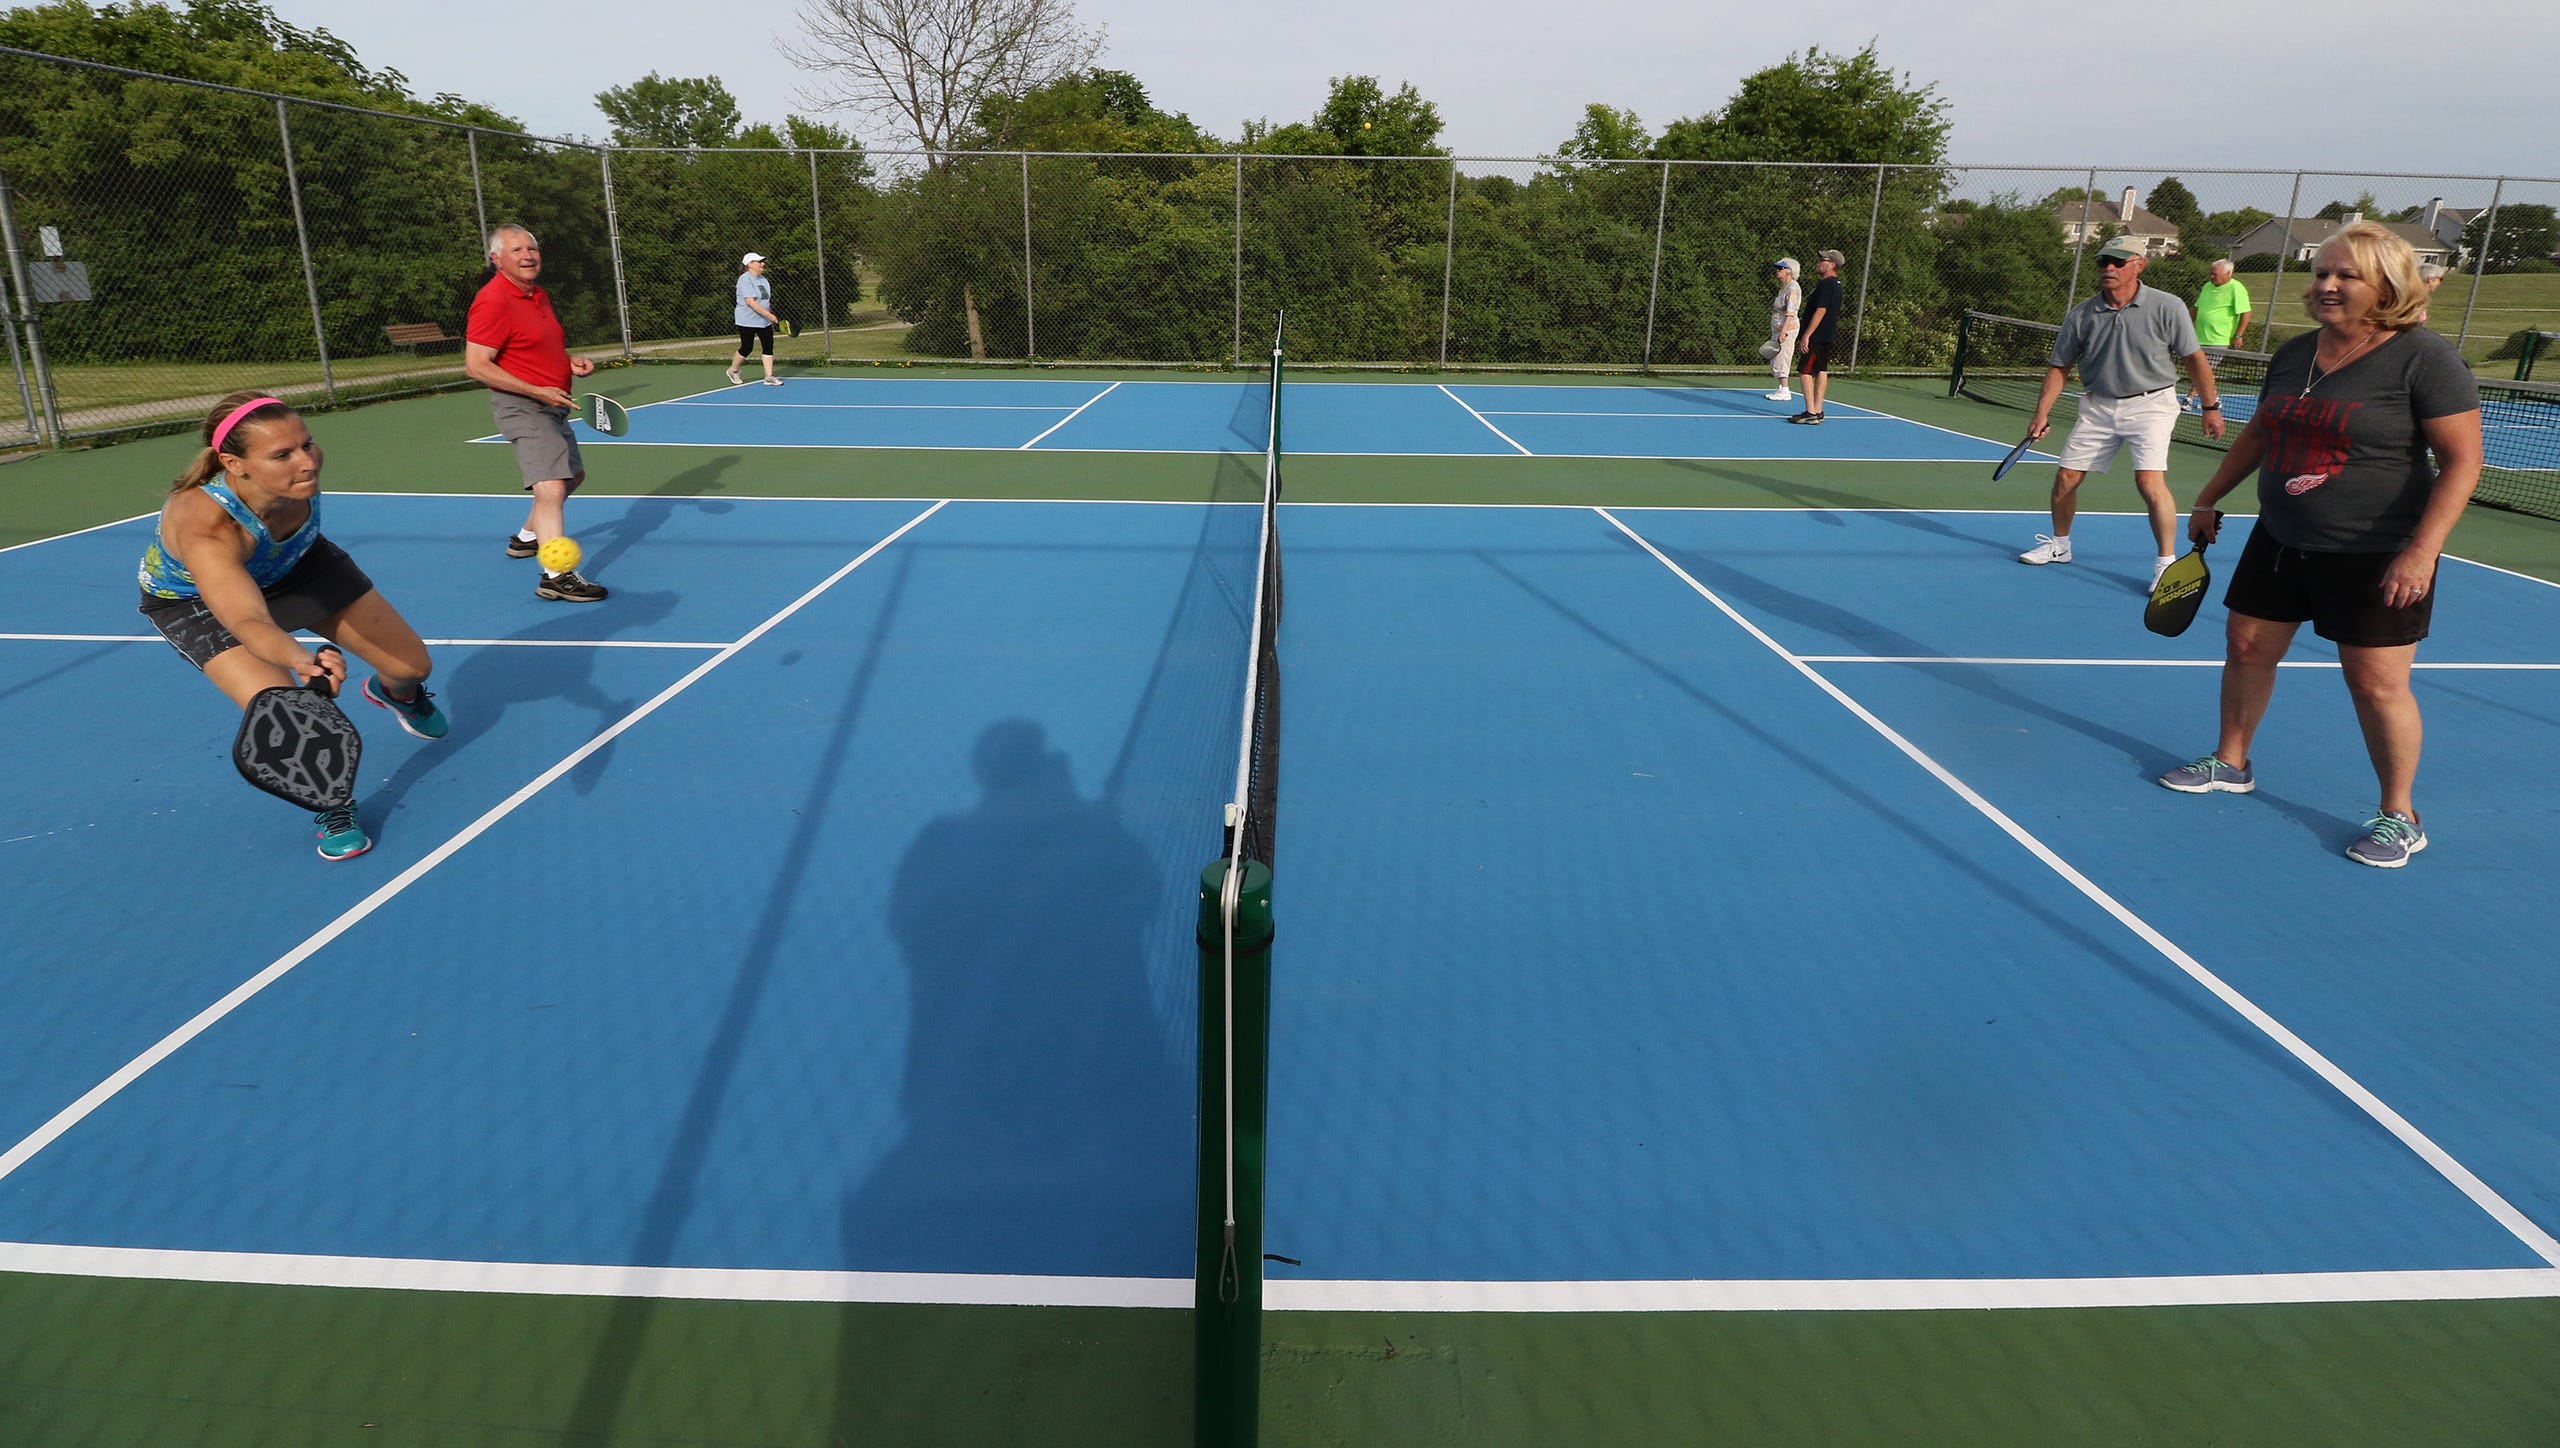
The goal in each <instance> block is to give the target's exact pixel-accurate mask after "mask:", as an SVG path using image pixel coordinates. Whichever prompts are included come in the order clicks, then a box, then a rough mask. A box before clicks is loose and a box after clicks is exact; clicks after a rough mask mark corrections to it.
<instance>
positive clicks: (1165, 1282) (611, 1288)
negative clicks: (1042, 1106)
mask: <svg viewBox="0 0 2560 1448" xmlns="http://www.w3.org/2000/svg"><path fill="white" fill-rule="evenodd" d="M0 1272H39V1273H44V1274H47V1275H50V1276H55V1277H123V1278H147V1279H153V1280H158V1281H164V1282H230V1283H241V1284H250V1285H258V1286H273V1287H352V1288H387V1289H391V1290H394V1291H403V1292H508V1293H523V1294H527V1295H532V1296H542V1297H663V1298H688V1299H693V1300H697V1301H716V1302H915V1303H938V1304H948V1305H952V1306H962V1307H1189V1306H1191V1305H1192V1292H1193V1287H1192V1282H1191V1279H1190V1278H1188V1277H1031V1276H1011V1275H998V1274H992V1273H988V1274H980V1273H965V1272H814V1271H798V1270H789V1269H771V1268H732V1267H614V1266H607V1265H603V1264H589V1263H575V1262H456V1261H449V1260H444V1259H439V1258H417V1257H306V1256H297V1255H287V1254H283V1253H270V1252H183V1251H170V1250H165V1249H161V1248H147V1247H62V1246H54V1245H51V1244H48V1243H39V1242H0Z"/></svg>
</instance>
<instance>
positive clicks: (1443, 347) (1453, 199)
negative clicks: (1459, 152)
mask: <svg viewBox="0 0 2560 1448" xmlns="http://www.w3.org/2000/svg"><path fill="white" fill-rule="evenodd" d="M1457 265H1458V158H1457V157H1455V156H1452V157H1450V158H1449V228H1448V230H1447V231H1446V232H1445V233H1443V235H1442V236H1441V239H1440V365H1441V366H1443V367H1446V366H1448V365H1449V278H1450V276H1451V275H1452V274H1453V273H1454V272H1455V271H1456V269H1457Z"/></svg>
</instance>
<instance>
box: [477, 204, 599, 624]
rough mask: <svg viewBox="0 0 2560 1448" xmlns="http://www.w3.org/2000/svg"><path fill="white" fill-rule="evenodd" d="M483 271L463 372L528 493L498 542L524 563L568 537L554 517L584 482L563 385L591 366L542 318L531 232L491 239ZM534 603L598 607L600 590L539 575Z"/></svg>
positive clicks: (547, 299) (547, 297)
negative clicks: (479, 393) (489, 271)
mask: <svg viewBox="0 0 2560 1448" xmlns="http://www.w3.org/2000/svg"><path fill="white" fill-rule="evenodd" d="M489 264H490V265H491V266H494V267H496V268H497V270H498V274H497V275H496V276H493V277H491V278H489V280H488V281H487V282H486V283H485V284H483V285H482V286H481V288H480V294H479V295H478V296H475V297H473V298H472V299H471V319H470V321H469V323H468V324H467V325H465V326H464V328H463V332H462V336H463V366H464V368H465V369H466V370H467V371H468V372H469V373H470V374H471V379H472V380H473V381H475V382H480V383H485V384H486V385H487V386H488V388H489V410H490V412H492V413H493V414H495V415H496V417H497V419H498V431H500V432H502V433H504V434H506V438H507V441H508V442H509V443H511V444H513V445H514V447H515V451H516V466H517V467H518V468H519V469H521V470H522V471H523V473H524V486H525V490H526V491H527V492H529V493H531V494H533V510H532V511H531V512H530V513H528V514H526V515H525V520H524V526H523V527H522V528H520V529H518V530H516V533H515V536H513V537H511V538H509V539H508V540H507V556H508V557H510V558H531V557H533V556H534V555H535V554H537V553H539V552H541V551H542V545H543V544H544V543H545V542H547V541H548V540H550V539H553V538H557V537H560V536H561V535H562V534H564V533H566V532H567V531H568V528H567V525H566V523H565V522H564V521H563V518H562V514H563V512H564V511H565V506H566V504H567V502H568V498H569V495H570V494H571V493H573V492H576V491H577V488H578V485H579V484H580V483H583V482H585V481H586V480H587V468H586V463H585V460H584V459H582V458H581V457H580V456H579V455H578V439H577V437H576V435H575V434H573V433H571V432H570V431H569V409H570V407H571V406H572V401H571V398H570V396H569V380H570V379H571V378H573V377H584V376H586V375H587V374H588V373H590V372H593V371H595V370H596V364H594V363H593V362H590V361H588V360H587V359H586V358H584V357H572V356H570V355H569V336H568V333H567V332H566V331H564V330H563V329H562V328H561V326H560V318H559V315H558V314H557V313H555V312H553V311H552V310H551V294H550V293H549V292H546V291H544V290H543V289H542V288H540V287H538V286H535V285H534V279H535V278H536V277H539V276H541V275H542V243H541V242H538V241H536V240H534V239H533V233H532V232H530V231H527V230H525V229H524V228H523V227H521V226H513V225H509V226H501V227H499V228H498V229H497V230H495V231H492V232H490V233H489ZM533 596H534V597H536V598H546V599H551V600H554V601H557V602H560V603H600V602H602V601H603V600H604V596H605V590H604V588H603V586H602V585H600V584H594V583H589V582H588V581H587V580H585V579H583V578H581V577H579V576H578V574H577V572H576V571H575V570H571V571H569V572H565V573H554V572H552V571H551V570H549V569H544V570H543V573H542V581H541V582H540V583H539V584H536V585H535V586H534V590H533Z"/></svg>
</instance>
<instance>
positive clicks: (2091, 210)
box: [2053, 201, 2178, 236]
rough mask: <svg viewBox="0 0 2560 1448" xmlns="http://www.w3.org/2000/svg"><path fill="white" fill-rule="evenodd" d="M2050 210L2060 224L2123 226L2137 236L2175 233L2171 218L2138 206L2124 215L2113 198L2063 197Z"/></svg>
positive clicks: (2176, 224) (2176, 232)
mask: <svg viewBox="0 0 2560 1448" xmlns="http://www.w3.org/2000/svg"><path fill="white" fill-rule="evenodd" d="M2053 214H2054V215H2056V216H2058V217H2060V218H2062V224H2063V225H2065V226H2080V225H2084V224H2092V223H2094V224H2095V225H2099V226H2121V227H2123V228H2124V229H2125V230H2127V231H2130V232H2132V233H2134V234H2135V235H2137V236H2175V235H2177V234H2178V223H2176V222H2174V221H2171V220H2170V219H2169V218H2167V217H2165V216H2161V215H2159V214H2157V213H2155V212H2150V211H2145V210H2144V209H2142V208H2141V207H2139V206H2137V207H2135V208H2133V214H2132V215H2130V216H2127V215H2125V214H2124V208H2123V207H2121V206H2119V205H2118V204H2116V203H2115V202H2113V201H2099V202H2095V203H2091V202H2087V201H2066V202H2064V203H2062V204H2061V205H2060V206H2057V207H2055V208H2053Z"/></svg>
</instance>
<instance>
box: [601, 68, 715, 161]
mask: <svg viewBox="0 0 2560 1448" xmlns="http://www.w3.org/2000/svg"><path fill="white" fill-rule="evenodd" d="M596 109H597V110H600V111H602V112H604V114H605V119H606V120H609V121H611V122H613V143H614V144H615V145H617V146H668V147H684V146H725V145H728V144H729V143H730V142H731V141H733V140H735V139H737V135H738V100H737V97H735V96H733V95H731V94H729V88H728V87H727V86H724V85H722V84H721V83H720V77H718V76H716V75H706V76H702V77H700V78H698V79H692V78H682V77H662V76H660V75H659V74H658V73H657V72H656V71H654V70H653V71H651V72H649V74H648V75H646V76H645V77H643V78H641V79H639V80H635V81H633V82H632V83H631V84H629V85H618V86H615V87H614V88H613V89H611V90H608V91H599V92H597V93H596Z"/></svg>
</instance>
